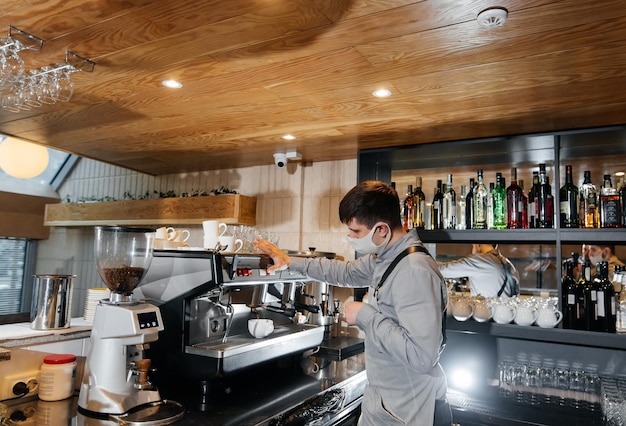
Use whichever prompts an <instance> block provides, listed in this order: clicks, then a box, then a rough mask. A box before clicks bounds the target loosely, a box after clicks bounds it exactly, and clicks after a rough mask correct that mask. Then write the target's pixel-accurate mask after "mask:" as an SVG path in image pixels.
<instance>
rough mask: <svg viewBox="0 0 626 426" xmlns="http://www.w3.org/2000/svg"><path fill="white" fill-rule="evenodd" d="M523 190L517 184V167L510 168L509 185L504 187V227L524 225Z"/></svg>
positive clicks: (515, 227)
mask: <svg viewBox="0 0 626 426" xmlns="http://www.w3.org/2000/svg"><path fill="white" fill-rule="evenodd" d="M523 195H524V191H523V190H522V188H521V187H520V186H519V185H518V184H517V169H516V168H515V167H513V168H512V169H511V185H509V187H508V188H507V189H506V227H507V228H509V229H519V228H523V227H524V219H523V218H524V204H523V198H522V197H523Z"/></svg>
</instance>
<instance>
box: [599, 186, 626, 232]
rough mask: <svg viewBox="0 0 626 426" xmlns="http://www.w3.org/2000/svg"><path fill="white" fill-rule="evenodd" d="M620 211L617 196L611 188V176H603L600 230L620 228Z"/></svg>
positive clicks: (615, 191)
mask: <svg viewBox="0 0 626 426" xmlns="http://www.w3.org/2000/svg"><path fill="white" fill-rule="evenodd" d="M621 210H622V209H621V207H620V204H619V194H618V193H617V190H616V189H615V188H613V184H612V183H611V175H604V184H603V185H602V189H601V190H600V228H621V227H622V211H621Z"/></svg>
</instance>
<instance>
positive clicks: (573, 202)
mask: <svg viewBox="0 0 626 426" xmlns="http://www.w3.org/2000/svg"><path fill="white" fill-rule="evenodd" d="M579 198H580V195H579V193H578V187H576V185H574V181H573V179H572V166H570V165H567V166H565V184H564V185H563V186H562V187H561V190H560V191H559V211H560V213H561V214H560V225H561V228H578V225H579V223H578V212H579V211H580V207H579V205H578V203H579Z"/></svg>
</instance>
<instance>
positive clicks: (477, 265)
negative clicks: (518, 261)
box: [439, 244, 519, 297]
mask: <svg viewBox="0 0 626 426" xmlns="http://www.w3.org/2000/svg"><path fill="white" fill-rule="evenodd" d="M439 271H441V274H442V275H443V276H444V278H461V277H467V278H468V281H469V285H470V292H471V295H472V296H478V295H482V296H484V297H511V296H514V295H516V294H518V293H519V273H518V272H517V270H516V269H515V266H513V264H512V263H511V262H510V261H509V259H507V258H506V257H504V256H503V255H502V253H500V251H499V250H498V245H497V244H472V254H471V255H469V256H465V257H462V258H460V259H457V260H453V261H451V262H445V263H439Z"/></svg>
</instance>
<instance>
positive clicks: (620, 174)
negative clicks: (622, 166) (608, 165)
mask: <svg viewBox="0 0 626 426" xmlns="http://www.w3.org/2000/svg"><path fill="white" fill-rule="evenodd" d="M624 175H626V172H615V176H617V177H622V176H624Z"/></svg>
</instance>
